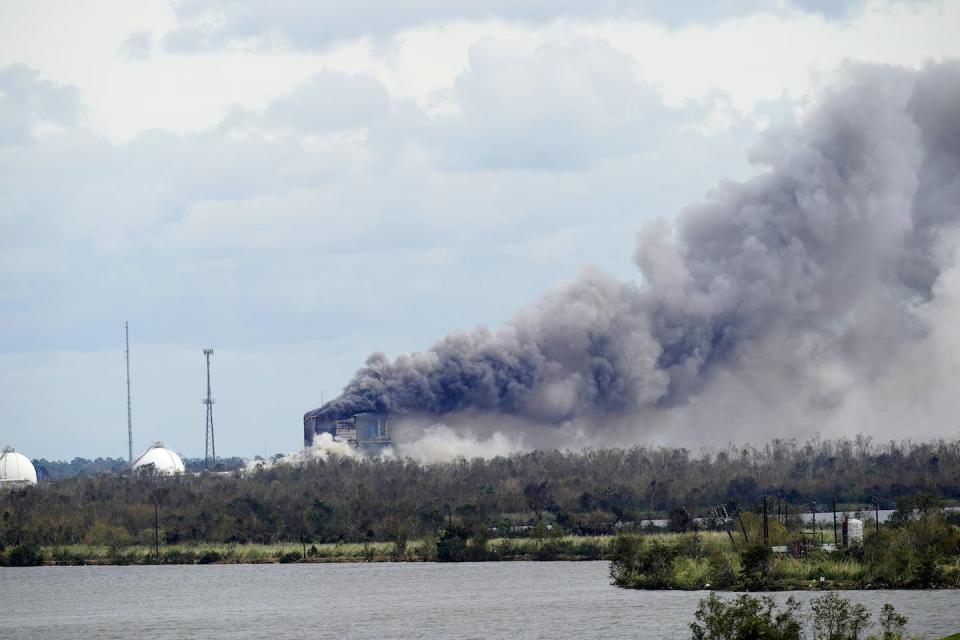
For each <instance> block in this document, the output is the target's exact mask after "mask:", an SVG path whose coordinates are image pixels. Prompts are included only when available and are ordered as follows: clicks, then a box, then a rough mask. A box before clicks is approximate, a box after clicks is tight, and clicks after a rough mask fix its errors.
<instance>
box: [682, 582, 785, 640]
mask: <svg viewBox="0 0 960 640" xmlns="http://www.w3.org/2000/svg"><path fill="white" fill-rule="evenodd" d="M799 608H800V605H799V603H797V602H796V601H795V600H794V599H793V598H790V599H789V600H787V602H786V604H785V605H784V608H783V609H777V607H776V605H775V604H774V602H773V600H772V599H770V598H768V597H763V598H754V597H752V596H749V595H746V594H744V595H741V596H739V597H737V598H736V599H735V600H731V601H724V600H721V599H720V598H719V597H717V594H715V593H711V594H710V596H709V597H708V598H706V599H704V600H701V601H700V605H699V606H698V607H697V612H696V614H694V615H695V617H696V619H697V622H692V623H690V630H691V631H692V633H693V639H694V640H748V639H750V638H763V639H764V640H800V639H801V638H802V633H803V625H802V624H801V623H800V621H799V620H798V619H797V615H796V614H797V610H798V609H799Z"/></svg>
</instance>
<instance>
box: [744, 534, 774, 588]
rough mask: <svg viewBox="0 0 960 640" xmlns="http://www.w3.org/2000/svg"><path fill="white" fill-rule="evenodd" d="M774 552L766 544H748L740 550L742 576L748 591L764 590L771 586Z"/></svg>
mask: <svg viewBox="0 0 960 640" xmlns="http://www.w3.org/2000/svg"><path fill="white" fill-rule="evenodd" d="M772 558H773V552H772V551H771V550H770V547H768V546H767V545H765V544H762V543H761V544H751V545H747V546H746V547H744V548H743V550H742V551H741V552H740V576H741V579H742V581H743V586H744V588H746V589H747V591H762V590H764V589H767V588H769V586H770V560H771V559H772Z"/></svg>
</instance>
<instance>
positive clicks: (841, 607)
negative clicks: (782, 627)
mask: <svg viewBox="0 0 960 640" xmlns="http://www.w3.org/2000/svg"><path fill="white" fill-rule="evenodd" d="M810 608H811V609H813V638H814V640H858V638H860V634H861V633H862V632H863V631H865V630H866V629H867V628H868V627H869V626H870V613H869V612H868V611H867V608H866V607H864V606H863V605H862V604H851V602H850V601H849V600H847V599H846V598H841V597H840V596H838V595H837V594H835V593H828V594H827V595H825V596H820V597H819V598H814V599H813V600H812V601H811V602H810Z"/></svg>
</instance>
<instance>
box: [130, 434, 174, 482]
mask: <svg viewBox="0 0 960 640" xmlns="http://www.w3.org/2000/svg"><path fill="white" fill-rule="evenodd" d="M133 470H134V471H137V472H145V471H152V472H153V473H157V474H160V475H175V474H178V473H183V472H184V470H185V467H184V466H183V460H182V459H181V458H180V456H178V455H177V454H175V453H174V452H173V451H171V450H170V449H168V448H166V447H165V446H163V443H162V442H154V443H153V444H152V445H150V448H149V449H147V450H146V451H144V452H143V453H141V454H140V457H139V458H137V460H136V462H134V463H133Z"/></svg>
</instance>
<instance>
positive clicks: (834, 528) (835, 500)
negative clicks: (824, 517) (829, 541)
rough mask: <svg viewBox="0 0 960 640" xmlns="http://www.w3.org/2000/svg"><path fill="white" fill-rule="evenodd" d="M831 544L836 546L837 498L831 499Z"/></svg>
mask: <svg viewBox="0 0 960 640" xmlns="http://www.w3.org/2000/svg"><path fill="white" fill-rule="evenodd" d="M833 546H837V499H836V498H834V499H833Z"/></svg>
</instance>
